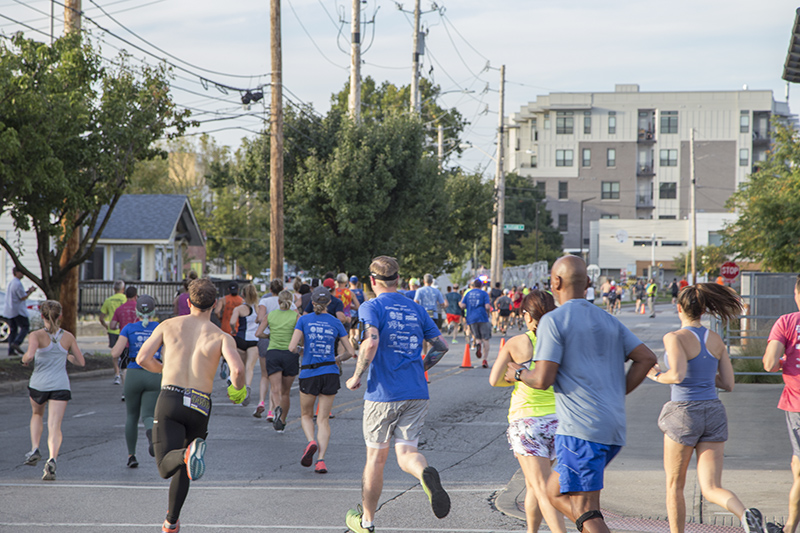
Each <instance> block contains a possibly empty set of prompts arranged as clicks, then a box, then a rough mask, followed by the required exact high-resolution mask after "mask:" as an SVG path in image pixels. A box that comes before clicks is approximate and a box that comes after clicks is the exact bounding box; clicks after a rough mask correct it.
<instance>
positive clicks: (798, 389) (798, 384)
mask: <svg viewBox="0 0 800 533" xmlns="http://www.w3.org/2000/svg"><path fill="white" fill-rule="evenodd" d="M769 340H770V341H778V342H780V343H781V344H783V346H784V351H785V353H786V355H785V357H784V358H783V359H781V370H782V371H783V383H784V387H783V392H782V393H781V399H780V401H778V409H783V410H784V411H790V412H793V413H800V313H789V314H788V315H783V316H782V317H780V318H779V319H778V320H777V321H776V322H775V325H774V326H772V330H771V331H770V332H769Z"/></svg>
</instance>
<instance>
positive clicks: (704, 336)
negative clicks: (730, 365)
mask: <svg viewBox="0 0 800 533" xmlns="http://www.w3.org/2000/svg"><path fill="white" fill-rule="evenodd" d="M683 329H688V330H689V331H691V332H692V334H694V336H695V337H697V340H698V341H700V353H699V354H698V355H697V357H695V358H693V359H690V360H689V361H687V364H686V376H685V377H684V378H683V381H681V382H680V383H675V384H673V385H671V389H672V393H671V400H672V401H673V402H685V401H700V400H716V399H717V389H716V387H715V379H716V376H717V369H718V368H719V360H718V359H717V358H716V357H714V356H713V355H711V352H709V351H708V348H706V341H707V340H708V330H707V329H706V328H704V327H702V326H701V327H699V328H695V327H692V326H686V327H685V328H683Z"/></svg>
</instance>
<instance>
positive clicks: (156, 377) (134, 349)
mask: <svg viewBox="0 0 800 533" xmlns="http://www.w3.org/2000/svg"><path fill="white" fill-rule="evenodd" d="M155 313H156V301H155V300H154V299H153V297H152V296H148V295H146V294H143V295H141V296H139V297H138V298H137V299H136V317H137V319H138V320H137V321H136V322H133V323H131V324H128V325H127V326H125V327H124V328H122V331H121V332H120V334H119V338H118V339H117V343H116V344H115V345H114V347H113V349H112V350H111V356H112V357H119V355H120V354H121V353H122V352H123V350H125V349H128V351H129V353H130V359H129V360H128V368H127V370H126V372H127V376H126V379H125V389H124V390H125V399H126V402H125V411H126V417H125V443H126V445H127V446H128V468H136V467H138V466H139V461H138V460H137V459H136V441H137V440H138V436H139V417H140V415H141V418H142V422H143V423H144V429H145V436H147V444H148V445H147V451H148V453H149V454H150V457H154V456H155V452H154V451H153V417H154V413H155V409H156V400H158V391H159V390H160V389H161V375H160V374H154V373H152V372H148V371H147V370H145V369H143V368H142V367H141V366H139V364H138V363H137V362H136V356H137V355H138V354H139V350H140V349H141V348H142V345H143V344H144V341H146V340H147V339H149V338H150V335H152V333H153V331H154V330H155V329H156V325H157V323H156V322H155V320H153V319H154V318H155ZM154 357H155V358H156V359H157V360H159V361H160V360H161V350H159V351H157V352H156V354H155V356H154Z"/></svg>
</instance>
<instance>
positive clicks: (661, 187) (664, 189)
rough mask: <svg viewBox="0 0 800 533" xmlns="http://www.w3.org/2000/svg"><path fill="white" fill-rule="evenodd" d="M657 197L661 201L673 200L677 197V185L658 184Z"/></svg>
mask: <svg viewBox="0 0 800 533" xmlns="http://www.w3.org/2000/svg"><path fill="white" fill-rule="evenodd" d="M658 197H659V198H660V199H662V200H674V199H676V198H677V197H678V184H677V183H668V182H665V183H659V184H658Z"/></svg>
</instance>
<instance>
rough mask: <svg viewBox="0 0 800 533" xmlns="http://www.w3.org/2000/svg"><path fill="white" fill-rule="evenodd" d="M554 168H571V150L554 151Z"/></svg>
mask: <svg viewBox="0 0 800 533" xmlns="http://www.w3.org/2000/svg"><path fill="white" fill-rule="evenodd" d="M556 166H557V167H571V166H572V150H556Z"/></svg>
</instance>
